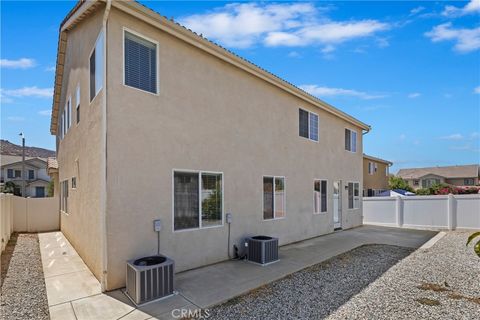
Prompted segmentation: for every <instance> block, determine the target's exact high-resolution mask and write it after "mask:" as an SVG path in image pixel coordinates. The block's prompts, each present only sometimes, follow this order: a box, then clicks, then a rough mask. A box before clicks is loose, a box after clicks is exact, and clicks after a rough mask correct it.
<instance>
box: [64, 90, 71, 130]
mask: <svg viewBox="0 0 480 320" xmlns="http://www.w3.org/2000/svg"><path fill="white" fill-rule="evenodd" d="M66 112H67V118H66V119H67V130H66V131H65V132H68V129H70V126H71V125H72V97H68V101H67V106H66Z"/></svg>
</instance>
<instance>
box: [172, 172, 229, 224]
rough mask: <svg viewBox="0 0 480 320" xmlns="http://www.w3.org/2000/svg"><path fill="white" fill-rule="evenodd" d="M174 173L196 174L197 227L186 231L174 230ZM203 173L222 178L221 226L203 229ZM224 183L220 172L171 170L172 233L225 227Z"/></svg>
mask: <svg viewBox="0 0 480 320" xmlns="http://www.w3.org/2000/svg"><path fill="white" fill-rule="evenodd" d="M175 172H187V173H197V174H198V177H199V179H198V184H199V185H198V187H199V189H198V201H199V203H198V227H196V228H188V229H180V230H175ZM203 173H212V174H220V175H221V176H222V224H218V225H214V226H208V227H203V226H202V201H201V197H202V174H203ZM224 190H225V181H224V174H223V172H221V171H208V170H192V169H175V168H174V169H172V197H171V199H172V232H174V233H179V232H186V231H193V230H204V229H213V228H219V227H223V226H224V225H225V193H224Z"/></svg>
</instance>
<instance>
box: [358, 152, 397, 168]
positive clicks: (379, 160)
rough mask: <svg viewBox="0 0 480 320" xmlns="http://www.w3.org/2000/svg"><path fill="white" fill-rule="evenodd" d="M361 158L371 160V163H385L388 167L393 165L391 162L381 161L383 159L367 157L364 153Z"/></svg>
mask: <svg viewBox="0 0 480 320" xmlns="http://www.w3.org/2000/svg"><path fill="white" fill-rule="evenodd" d="M363 158H364V159H368V160H372V161H376V162H382V163H385V164H386V165H388V166H391V165H393V163H392V162H391V161H388V160H383V159H380V158H377V157H373V156H369V155H368V154H365V153H364V154H363Z"/></svg>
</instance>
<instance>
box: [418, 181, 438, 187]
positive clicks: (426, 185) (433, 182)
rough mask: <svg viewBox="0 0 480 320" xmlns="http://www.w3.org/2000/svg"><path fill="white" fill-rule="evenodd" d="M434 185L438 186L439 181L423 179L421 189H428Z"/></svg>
mask: <svg viewBox="0 0 480 320" xmlns="http://www.w3.org/2000/svg"><path fill="white" fill-rule="evenodd" d="M436 184H440V179H423V180H422V188H430V187H431V186H434V185H436Z"/></svg>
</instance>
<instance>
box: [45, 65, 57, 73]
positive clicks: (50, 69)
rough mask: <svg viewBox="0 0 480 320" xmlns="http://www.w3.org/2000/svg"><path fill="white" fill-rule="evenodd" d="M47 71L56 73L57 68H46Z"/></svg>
mask: <svg viewBox="0 0 480 320" xmlns="http://www.w3.org/2000/svg"><path fill="white" fill-rule="evenodd" d="M45 71H48V72H55V66H53V67H46V68H45Z"/></svg>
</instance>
